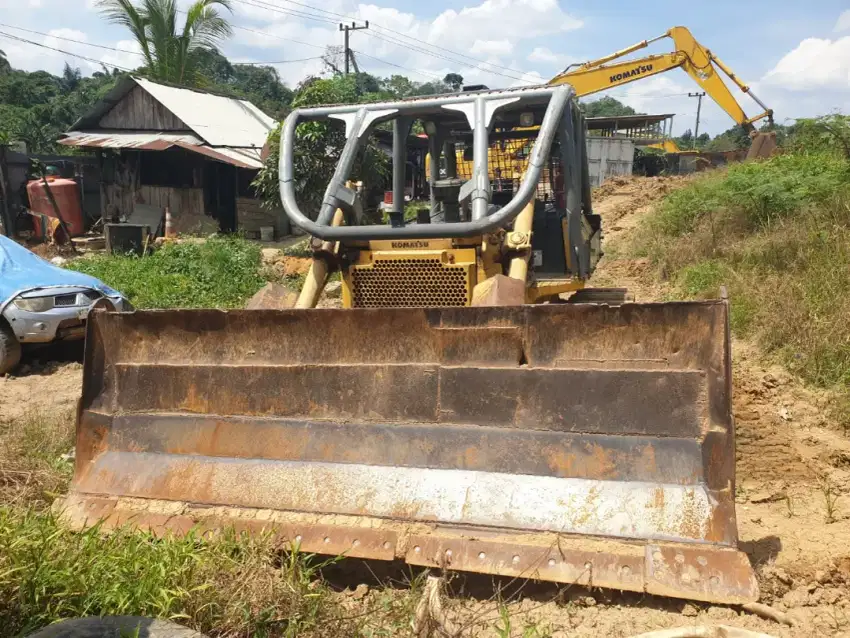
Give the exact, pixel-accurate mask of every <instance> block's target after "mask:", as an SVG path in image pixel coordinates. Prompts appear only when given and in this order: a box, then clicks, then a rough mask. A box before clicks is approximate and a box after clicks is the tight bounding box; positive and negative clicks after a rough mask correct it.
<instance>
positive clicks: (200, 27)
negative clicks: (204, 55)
mask: <svg viewBox="0 0 850 638" xmlns="http://www.w3.org/2000/svg"><path fill="white" fill-rule="evenodd" d="M97 6H98V8H99V9H100V11H101V13H102V14H103V15H104V16H105V17H106V19H107V20H109V21H110V22H112V23H113V24H119V25H121V26H124V27H127V28H128V29H129V30H130V33H132V34H133V38H135V40H136V42H138V43H139V47H141V49H142V54H143V55H144V57H145V63H146V64H145V66H146V71H147V72H148V74H149V75H150V77H152V78H153V79H157V80H166V81H170V82H176V83H179V84H197V82H198V80H199V77H198V73H197V63H198V59H197V58H198V56H197V55H195V54H196V52H198V51H199V50H201V49H214V48H216V46H217V45H218V44H219V43H220V42H221V40H223V39H225V38H227V37H229V36H230V35H231V34H232V33H233V30H232V28H231V26H230V23H229V22H228V21H227V20H226V19H225V18H223V17H222V16H221V14H220V13H219V11H218V7H222V8H224V9H227V10H228V11H231V12H232V11H233V9H232V7H231V0H195V2H194V3H193V4H192V5H191V6H190V7H189V8H188V9H187V10H186V20H185V22H184V23H183V28H182V29H179V28H178V26H177V13H178V10H177V2H176V0H139V2H138V4H134V2H133V0H98V1H97Z"/></svg>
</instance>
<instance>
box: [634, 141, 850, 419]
mask: <svg viewBox="0 0 850 638" xmlns="http://www.w3.org/2000/svg"><path fill="white" fill-rule="evenodd" d="M848 184H850V162H848V161H847V160H845V159H843V158H842V157H840V156H838V155H835V154H817V153H787V154H785V155H780V156H778V157H774V158H772V159H770V160H767V161H764V162H750V163H742V164H736V165H733V166H731V167H729V168H728V169H727V170H723V171H717V172H713V173H710V174H708V175H706V176H705V177H702V178H699V179H695V180H694V181H692V182H691V183H690V184H689V185H687V186H686V187H685V188H682V189H680V190H677V191H674V192H672V193H670V194H669V195H668V196H667V197H666V198H665V200H664V202H663V203H662V204H661V206H660V207H659V209H658V210H657V211H656V213H655V214H654V215H653V216H651V217H650V218H649V219H648V220H647V223H646V225H645V227H644V229H643V230H644V232H643V233H641V234H640V237H641V239H640V240H639V241H638V243H637V244H636V245H635V246H633V247H632V251H633V252H634V253H635V254H640V255H646V256H649V257H650V258H651V259H652V260H653V262H654V263H655V265H656V266H657V267H658V270H659V273H660V275H661V276H662V277H663V278H665V279H668V280H670V281H671V282H672V283H673V284H674V288H675V290H676V293H677V295H678V296H679V298H682V297H684V298H690V299H704V298H711V297H714V298H716V297H717V296H718V294H719V289H720V287H721V286H726V287H727V289H728V291H729V296H730V300H731V324H732V329H733V331H734V332H735V333H736V334H738V335H748V336H752V337H754V338H755V340H756V341H757V342H758V343H759V344H760V345H761V346H762V348H763V349H764V350H765V351H766V352H767V353H768V354H770V355H773V356H775V357H777V358H778V359H779V360H780V361H781V362H782V363H783V364H784V365H786V366H787V367H788V368H789V369H790V370H792V371H793V372H795V373H797V374H799V375H800V376H802V377H803V378H804V379H805V380H807V381H809V382H810V383H813V384H815V385H818V386H821V387H834V388H837V389H838V391H839V393H843V394H844V395H845V396H848V395H850V391H848V388H849V387H850V323H848V322H847V319H846V318H847V317H848V316H850V186H848ZM839 404H841V405H844V404H846V401H843V400H839ZM835 417H836V420H837V421H838V422H839V423H844V422H845V420H846V419H847V418H848V417H847V410H846V409H842V408H839V407H836V410H835ZM845 426H846V424H845Z"/></svg>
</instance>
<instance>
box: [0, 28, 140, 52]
mask: <svg viewBox="0 0 850 638" xmlns="http://www.w3.org/2000/svg"><path fill="white" fill-rule="evenodd" d="M0 27H5V28H7V29H15V30H16V31H25V32H26V33H32V34H33V35H43V36H44V37H46V38H56V39H57V40H65V41H66V42H74V43H75V44H83V45H85V46H88V47H95V48H97V49H105V50H107V51H116V52H118V53H128V54H130V55H138V56H141V57H144V55H143V54H142V53H140V52H139V51H128V50H127V49H119V48H117V47H109V46H106V45H103V44H95V43H93V42H83V41H80V40H74V39H73V38H66V37H63V36H61V35H55V34H53V33H44V32H43V31H33V30H32V29H25V28H24V27H16V26H15V25H13V24H4V23H3V22H0Z"/></svg>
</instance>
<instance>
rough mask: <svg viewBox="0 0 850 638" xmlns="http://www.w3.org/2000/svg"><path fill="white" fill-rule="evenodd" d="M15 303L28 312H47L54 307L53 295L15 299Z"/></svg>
mask: <svg viewBox="0 0 850 638" xmlns="http://www.w3.org/2000/svg"><path fill="white" fill-rule="evenodd" d="M14 303H15V305H16V306H17V307H18V308H20V309H21V310H26V311H27V312H46V311H47V310H50V309H51V308H53V297H29V298H20V299H15V302H14Z"/></svg>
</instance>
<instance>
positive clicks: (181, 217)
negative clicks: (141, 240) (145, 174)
mask: <svg viewBox="0 0 850 638" xmlns="http://www.w3.org/2000/svg"><path fill="white" fill-rule="evenodd" d="M150 152H156V151H150ZM158 154H159V153H158ZM139 157H140V155H139V152H138V151H129V152H123V153H120V154H118V155H116V156H114V157H112V158H110V159H108V160H106V165H107V167H106V168H105V169H104V182H103V184H102V186H101V201H102V210H103V211H104V216H105V217H106V218H107V220H110V219H118V218H120V217H124V218H125V219H126V218H129V217H131V216H132V214H133V210H134V208H135V206H136V204H145V205H148V206H154V207H157V208H161V209H165V207H166V206H168V207H169V209H170V211H171V218H172V223H173V224H174V227H175V229H176V231H177V232H178V233H182V234H191V235H208V234H211V233H214V232H218V230H219V222H218V220H217V219H214V218H213V217H211V216H210V215H207V214H206V210H205V206H204V189H203V188H201V187H200V186H196V187H173V186H155V185H145V184H141V183H140V180H139ZM152 230H153V229H152Z"/></svg>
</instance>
